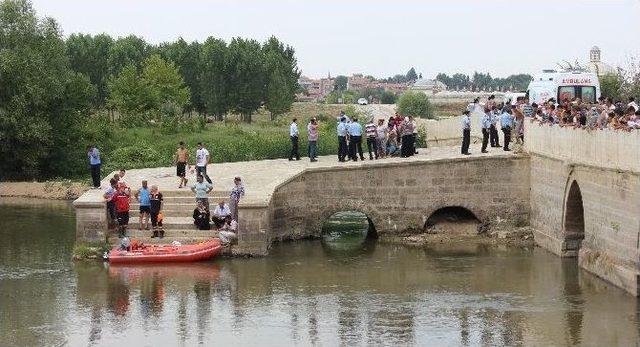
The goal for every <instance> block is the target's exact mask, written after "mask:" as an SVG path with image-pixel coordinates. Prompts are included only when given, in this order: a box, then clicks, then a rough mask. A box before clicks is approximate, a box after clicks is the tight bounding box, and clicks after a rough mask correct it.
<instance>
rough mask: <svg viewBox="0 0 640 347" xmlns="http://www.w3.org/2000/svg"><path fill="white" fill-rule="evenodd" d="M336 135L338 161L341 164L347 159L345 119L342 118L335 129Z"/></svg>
mask: <svg viewBox="0 0 640 347" xmlns="http://www.w3.org/2000/svg"><path fill="white" fill-rule="evenodd" d="M336 132H337V134H338V161H339V162H343V161H344V160H345V158H346V157H347V118H346V117H344V116H342V117H340V121H339V122H338V127H337V129H336Z"/></svg>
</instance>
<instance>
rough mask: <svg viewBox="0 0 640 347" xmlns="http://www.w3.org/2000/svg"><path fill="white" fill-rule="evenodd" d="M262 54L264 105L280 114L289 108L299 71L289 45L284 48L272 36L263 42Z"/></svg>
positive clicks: (293, 97) (293, 96)
mask: <svg viewBox="0 0 640 347" xmlns="http://www.w3.org/2000/svg"><path fill="white" fill-rule="evenodd" d="M263 54H264V57H265V67H264V68H265V76H266V77H267V90H266V96H265V107H266V108H267V110H269V112H271V114H272V115H274V116H275V115H280V114H283V113H285V112H287V111H289V110H290V109H291V105H292V104H293V101H294V99H295V92H296V90H297V89H298V78H299V77H300V73H299V72H298V68H297V62H296V59H295V56H294V50H293V48H291V47H289V46H287V47H286V48H285V47H284V45H283V44H282V43H280V41H278V39H277V38H275V37H273V36H272V37H270V38H269V40H268V41H267V42H266V43H265V44H264V46H263ZM272 118H273V117H272Z"/></svg>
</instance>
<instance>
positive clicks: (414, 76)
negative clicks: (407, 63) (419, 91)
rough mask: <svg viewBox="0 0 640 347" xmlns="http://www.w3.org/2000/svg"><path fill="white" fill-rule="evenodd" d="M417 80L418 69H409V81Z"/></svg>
mask: <svg viewBox="0 0 640 347" xmlns="http://www.w3.org/2000/svg"><path fill="white" fill-rule="evenodd" d="M417 79H418V74H417V73H416V69H414V68H413V67H412V68H411V69H409V71H407V80H408V81H415V80H417Z"/></svg>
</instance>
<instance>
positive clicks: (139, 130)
mask: <svg viewBox="0 0 640 347" xmlns="http://www.w3.org/2000/svg"><path fill="white" fill-rule="evenodd" d="M341 109H344V107H340V106H338V105H322V104H295V106H294V108H293V110H292V111H291V112H289V113H288V114H287V115H284V116H280V117H278V119H276V120H275V121H271V120H270V116H269V115H268V114H266V113H259V114H256V115H254V117H253V122H252V123H251V124H247V123H242V122H240V121H239V120H238V119H236V117H233V116H230V117H228V118H227V119H226V121H224V122H214V123H204V122H201V121H200V120H198V119H188V120H185V121H181V122H177V123H176V124H174V125H173V126H174V127H175V128H173V129H170V131H167V129H165V128H163V126H161V125H151V124H150V125H149V126H145V127H133V128H117V129H114V131H115V136H113V137H112V138H110V139H105V140H104V141H98V143H97V144H98V146H99V147H100V148H101V151H102V156H103V162H104V165H103V171H105V172H110V171H113V170H116V169H118V168H121V167H123V168H126V169H135V168H144V167H161V166H170V165H172V164H173V163H172V159H173V155H174V153H175V150H176V148H177V145H178V142H180V141H184V142H185V143H186V144H187V147H188V148H189V149H190V150H191V152H192V156H193V151H195V148H196V144H197V143H198V142H203V143H204V144H205V146H206V147H207V149H208V150H209V152H210V153H211V159H212V161H213V162H235V161H248V160H261V159H275V158H285V157H287V156H288V154H289V150H290V148H291V143H290V140H289V124H290V121H291V119H292V118H293V117H294V116H295V117H297V118H298V127H299V129H300V133H301V137H300V152H301V153H300V154H302V155H305V152H306V139H307V129H306V125H307V123H308V122H309V119H310V118H311V117H318V119H319V120H320V139H319V141H318V151H319V154H320V155H327V154H334V153H337V150H338V142H337V138H336V137H335V126H336V121H335V116H336V115H337V114H338V113H339V112H340V110H341ZM192 159H194V158H192Z"/></svg>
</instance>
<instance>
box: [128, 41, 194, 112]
mask: <svg viewBox="0 0 640 347" xmlns="http://www.w3.org/2000/svg"><path fill="white" fill-rule="evenodd" d="M140 79H141V81H142V84H143V86H144V88H146V89H147V93H148V97H149V100H148V103H149V108H150V109H152V110H159V109H160V106H161V105H162V104H163V103H173V104H175V105H176V106H178V107H179V108H181V109H182V108H184V107H185V105H187V103H188V102H189V100H190V99H191V94H190V92H189V89H188V88H187V87H186V86H185V85H184V80H183V79H182V76H181V75H180V73H179V72H178V69H177V68H176V66H175V65H174V64H173V63H172V62H167V61H165V60H164V59H162V58H161V57H160V56H159V55H157V54H154V55H152V56H150V57H149V58H147V60H145V62H144V65H143V68H142V74H141V76H140Z"/></svg>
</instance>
